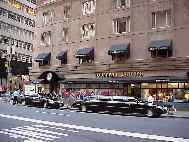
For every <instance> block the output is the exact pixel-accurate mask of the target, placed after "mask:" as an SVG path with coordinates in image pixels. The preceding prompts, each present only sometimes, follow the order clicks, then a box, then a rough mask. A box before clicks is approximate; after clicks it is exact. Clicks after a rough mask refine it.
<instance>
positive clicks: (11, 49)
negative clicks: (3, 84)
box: [6, 36, 15, 93]
mask: <svg viewBox="0 0 189 142" xmlns="http://www.w3.org/2000/svg"><path fill="white" fill-rule="evenodd" d="M10 40H11V36H10ZM14 50H15V49H14V48H13V46H12V45H11V44H10V41H9V42H8V46H7V61H8V66H7V90H6V93H8V91H9V83H10V75H11V67H10V63H11V59H12V54H15V51H14Z"/></svg>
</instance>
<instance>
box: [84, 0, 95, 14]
mask: <svg viewBox="0 0 189 142" xmlns="http://www.w3.org/2000/svg"><path fill="white" fill-rule="evenodd" d="M95 9H96V0H91V1H86V2H83V4H82V11H83V15H86V14H90V13H95Z"/></svg>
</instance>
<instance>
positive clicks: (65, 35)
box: [63, 28, 68, 41]
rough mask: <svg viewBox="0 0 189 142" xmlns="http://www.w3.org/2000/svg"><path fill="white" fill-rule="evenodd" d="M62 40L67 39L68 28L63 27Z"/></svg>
mask: <svg viewBox="0 0 189 142" xmlns="http://www.w3.org/2000/svg"><path fill="white" fill-rule="evenodd" d="M63 41H68V28H64V29H63Z"/></svg>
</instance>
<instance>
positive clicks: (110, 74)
mask: <svg viewBox="0 0 189 142" xmlns="http://www.w3.org/2000/svg"><path fill="white" fill-rule="evenodd" d="M137 76H143V72H121V73H109V72H108V73H96V77H99V78H100V77H102V78H103V77H104V78H106V77H137Z"/></svg>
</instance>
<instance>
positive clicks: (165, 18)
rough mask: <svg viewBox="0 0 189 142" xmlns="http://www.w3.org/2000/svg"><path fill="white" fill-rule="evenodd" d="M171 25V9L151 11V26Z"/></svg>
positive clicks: (163, 26)
mask: <svg viewBox="0 0 189 142" xmlns="http://www.w3.org/2000/svg"><path fill="white" fill-rule="evenodd" d="M170 26H171V10H166V11H159V12H156V13H152V28H165V27H170Z"/></svg>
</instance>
